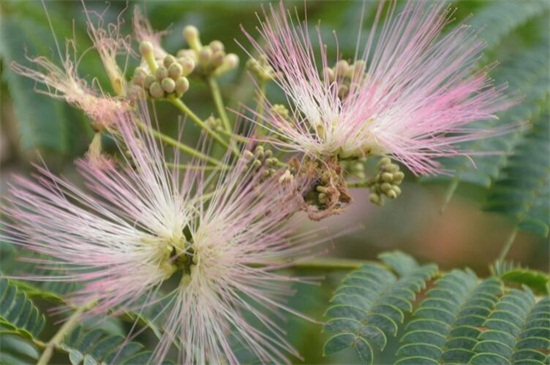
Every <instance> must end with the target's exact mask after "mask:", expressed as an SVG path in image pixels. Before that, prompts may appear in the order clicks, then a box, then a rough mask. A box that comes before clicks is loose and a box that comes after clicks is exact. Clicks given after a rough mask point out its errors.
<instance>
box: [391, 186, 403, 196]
mask: <svg viewBox="0 0 550 365" xmlns="http://www.w3.org/2000/svg"><path fill="white" fill-rule="evenodd" d="M392 190H393V191H395V194H397V196H399V195H401V188H400V187H399V186H397V185H394V186H393V187H392Z"/></svg>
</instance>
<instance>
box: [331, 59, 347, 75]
mask: <svg viewBox="0 0 550 365" xmlns="http://www.w3.org/2000/svg"><path fill="white" fill-rule="evenodd" d="M348 69H349V64H348V61H346V60H340V61H338V62H336V66H335V67H334V74H335V77H342V76H344V75H346V74H347V72H348Z"/></svg>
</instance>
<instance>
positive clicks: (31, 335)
mask: <svg viewBox="0 0 550 365" xmlns="http://www.w3.org/2000/svg"><path fill="white" fill-rule="evenodd" d="M45 321H46V320H45V318H44V315H43V314H42V313H41V312H40V310H39V309H38V308H37V307H36V306H35V305H34V303H33V302H32V301H31V300H30V299H29V297H28V296H27V294H26V293H24V292H23V291H21V290H20V289H19V288H18V287H17V286H16V285H15V284H14V283H12V282H11V281H10V280H8V279H6V278H0V325H1V326H2V330H1V331H2V333H14V334H18V335H22V336H23V337H26V338H28V339H36V338H38V335H39V334H40V332H41V331H42V328H44V323H45Z"/></svg>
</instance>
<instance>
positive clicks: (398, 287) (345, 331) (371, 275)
mask: <svg viewBox="0 0 550 365" xmlns="http://www.w3.org/2000/svg"><path fill="white" fill-rule="evenodd" d="M381 259H382V260H383V261H384V262H385V263H386V264H387V265H388V266H390V268H391V269H392V270H391V271H390V270H388V269H387V268H385V267H383V266H381V265H378V264H366V265H364V266H362V267H361V268H360V269H358V270H356V271H353V272H352V273H350V274H349V275H348V276H347V277H346V278H345V279H344V280H343V282H342V285H341V286H340V287H339V288H338V289H337V290H336V292H335V293H334V296H333V298H332V303H333V304H332V305H331V306H330V307H329V308H328V309H327V312H326V316H327V317H329V319H328V321H327V322H326V324H325V329H324V330H325V331H326V332H334V333H335V334H334V335H333V336H332V337H331V338H330V339H329V340H328V341H327V342H326V344H325V346H324V353H325V355H330V354H332V353H335V352H337V351H340V350H343V349H346V348H350V347H351V348H354V349H355V351H356V352H357V354H358V356H359V358H360V359H361V361H362V362H363V363H365V364H372V363H375V359H374V349H380V350H383V349H384V348H385V346H386V344H387V342H388V337H389V336H392V337H393V336H396V335H397V331H398V328H399V325H400V324H401V323H403V321H404V318H405V313H406V312H410V311H411V310H412V303H413V301H414V300H415V298H416V293H418V292H419V291H420V290H422V289H423V288H424V287H425V285H426V282H427V281H428V280H429V279H430V278H431V277H433V275H435V273H436V272H437V266H436V265H423V266H420V265H418V264H417V263H416V261H414V259H412V258H411V257H410V256H407V255H405V254H403V253H400V252H393V253H388V254H384V255H381ZM394 272H395V273H394ZM396 273H397V275H396Z"/></svg>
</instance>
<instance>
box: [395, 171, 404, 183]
mask: <svg viewBox="0 0 550 365" xmlns="http://www.w3.org/2000/svg"><path fill="white" fill-rule="evenodd" d="M404 178H405V174H404V173H402V172H401V171H397V172H396V173H395V174H393V181H394V182H395V183H396V184H399V183H401V182H402V181H403V179H404Z"/></svg>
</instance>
